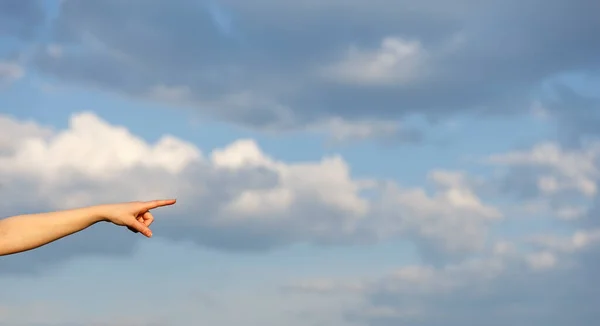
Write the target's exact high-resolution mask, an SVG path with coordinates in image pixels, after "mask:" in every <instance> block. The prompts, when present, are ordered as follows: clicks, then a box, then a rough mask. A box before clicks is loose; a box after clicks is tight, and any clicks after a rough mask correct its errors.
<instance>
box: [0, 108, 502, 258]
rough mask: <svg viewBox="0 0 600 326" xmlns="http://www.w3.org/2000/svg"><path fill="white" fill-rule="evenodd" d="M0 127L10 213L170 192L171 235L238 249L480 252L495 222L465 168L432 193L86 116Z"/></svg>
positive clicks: (332, 161)
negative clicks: (376, 246) (60, 124)
mask: <svg viewBox="0 0 600 326" xmlns="http://www.w3.org/2000/svg"><path fill="white" fill-rule="evenodd" d="M0 123H2V124H4V125H7V126H11V127H10V128H7V130H9V132H10V133H11V134H9V135H8V138H7V139H6V140H5V141H4V143H5V145H4V147H7V145H6V144H8V145H10V147H8V148H9V149H10V150H8V151H2V152H0V178H1V179H2V183H3V193H4V196H5V198H11V199H14V200H6V201H3V202H2V204H0V205H2V206H3V209H4V211H7V212H10V211H13V212H15V213H17V212H16V211H15V210H16V209H17V208H18V207H29V208H28V209H32V207H38V208H39V209H51V208H52V209H54V208H65V207H72V206H81V205H88V204H94V203H101V202H110V201H123V200H137V199H148V198H153V197H171V196H176V197H178V199H179V204H178V205H177V207H175V208H173V209H171V210H170V211H169V212H170V213H171V214H173V215H174V216H173V217H172V218H169V219H168V221H169V222H168V223H167V222H165V224H162V225H163V226H164V227H165V231H164V232H163V233H162V235H163V236H166V237H169V238H173V239H181V238H182V237H183V238H188V239H191V240H194V241H196V242H198V243H201V244H205V245H210V246H216V247H226V248H238V249H243V248H269V247H273V246H280V245H285V244H291V243H295V242H309V243H339V242H362V241H368V242H372V241H379V240H383V239H389V238H395V237H406V238H408V239H412V240H415V241H417V242H419V243H422V244H426V247H427V248H428V250H431V249H432V248H435V250H436V251H451V252H463V251H472V250H480V249H481V246H482V244H483V239H484V238H485V233H486V230H487V227H488V225H489V222H490V221H491V220H493V219H496V218H498V217H500V213H499V212H498V211H497V210H496V209H495V208H492V207H489V206H487V205H486V204H484V203H483V202H482V201H481V200H480V199H479V198H478V197H477V195H476V194H475V192H474V191H473V190H472V189H471V188H470V186H469V185H468V184H467V183H466V182H465V181H464V176H463V175H462V174H461V175H454V174H452V173H449V172H436V173H433V174H432V182H433V184H434V185H435V189H434V191H433V192H432V193H431V194H429V193H428V192H426V191H425V190H423V189H419V188H403V187H401V186H399V185H398V184H396V183H395V182H393V181H390V180H371V179H357V178H354V177H353V176H352V173H351V168H350V167H349V166H348V164H347V163H346V162H345V161H344V159H343V158H341V157H340V156H335V155H334V156H330V157H324V158H322V159H321V160H319V161H313V162H294V163H286V162H283V161H279V160H276V159H274V158H272V157H270V156H268V155H266V154H265V153H264V152H263V151H262V150H261V149H260V147H259V146H258V145H257V144H256V142H255V141H253V140H250V139H245V140H244V139H242V140H238V141H235V142H233V143H232V144H230V145H228V146H226V147H225V148H221V149H215V150H213V151H212V152H210V153H208V154H207V155H206V156H205V155H203V154H202V151H201V150H200V149H199V148H197V147H196V146H194V145H193V144H191V143H189V142H185V141H182V140H180V139H177V138H176V137H173V136H169V135H165V136H163V137H162V138H160V139H159V140H158V141H157V142H156V143H154V144H150V143H147V142H146V141H145V140H144V139H142V138H140V137H138V136H135V135H133V134H131V133H130V132H129V131H128V130H127V129H126V128H124V127H120V126H113V125H110V124H109V123H107V122H106V121H103V120H101V119H99V118H98V117H97V116H96V115H94V114H92V113H80V114H76V115H74V116H72V118H71V120H70V123H69V127H68V129H65V130H60V131H51V130H47V129H45V128H43V127H41V126H37V125H35V124H32V123H23V122H19V121H15V120H13V119H11V118H10V117H3V118H2V119H0ZM366 190H369V191H370V192H371V194H370V195H369V196H368V197H367V196H366V195H364V194H363V191H366ZM22 193H27V194H28V195H29V196H27V197H23V196H21V195H20V194H22ZM173 228H175V229H173ZM155 234H156V235H157V236H160V235H161V232H160V230H159V231H157V232H155ZM98 246H99V247H98V249H99V250H100V251H101V247H102V246H101V244H98ZM73 250H77V249H76V248H74V249H73Z"/></svg>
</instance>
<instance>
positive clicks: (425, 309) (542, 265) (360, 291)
mask: <svg viewBox="0 0 600 326" xmlns="http://www.w3.org/2000/svg"><path fill="white" fill-rule="evenodd" d="M599 231H600V230H598V229H596V230H589V231H578V232H576V233H574V234H573V235H572V236H569V237H565V236H558V235H557V236H546V238H545V241H535V242H497V243H496V244H495V246H493V248H492V249H491V250H490V251H488V252H486V254H485V255H484V256H483V257H479V258H470V259H467V260H464V261H462V262H459V263H453V264H448V265H445V266H442V267H437V268H436V267H432V266H430V265H413V266H405V267H402V268H400V269H398V270H396V271H394V272H393V273H390V274H388V275H386V276H383V277H381V278H374V279H369V280H356V281H355V282H341V281H339V280H335V279H331V280H326V279H323V280H320V281H318V282H304V283H298V284H294V285H292V286H290V287H291V288H293V289H295V290H296V291H302V292H308V293H315V294H316V295H319V296H323V295H338V294H344V295H345V296H355V297H357V298H358V302H359V303H358V304H355V305H352V306H351V307H348V308H347V311H346V318H347V319H348V320H349V321H352V322H358V323H359V324H361V325H369V326H387V325H399V324H401V325H407V326H429V325H440V324H444V325H449V326H454V325H464V324H477V325H480V324H481V325H490V326H495V325H498V326H499V325H519V326H520V325H523V326H524V325H532V324H533V325H542V324H543V325H550V326H554V325H556V326H559V325H582V326H591V325H595V323H596V320H597V318H598V317H599V316H600V313H598V310H597V309H596V307H597V305H598V303H600V291H598V290H597V287H594V286H591V285H590V282H594V280H595V277H596V276H595V275H597V273H598V272H599V271H600V265H598V263H597V260H596V259H594V257H595V256H597V254H598V252H599V249H600V247H599V246H598V245H599V244H600V237H599V236H598V235H599V234H600V232H599ZM538 240H539V239H538ZM558 244H560V245H558Z"/></svg>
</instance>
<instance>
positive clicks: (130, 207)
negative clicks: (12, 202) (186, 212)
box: [0, 199, 176, 256]
mask: <svg viewBox="0 0 600 326" xmlns="http://www.w3.org/2000/svg"><path fill="white" fill-rule="evenodd" d="M175 202H176V200H175V199H166V200H152V201H145V202H130V203H118V204H108V205H97V206H89V207H84V208H77V209H71V210H64V211H56V212H49V213H39V214H28V215H18V216H12V217H8V218H5V219H2V220H0V256H5V255H11V254H16V253H20V252H24V251H28V250H32V249H36V248H39V247H41V246H44V245H46V244H48V243H51V242H53V241H56V240H58V239H61V238H64V237H66V236H69V235H71V234H73V233H77V232H79V231H82V230H84V229H86V228H88V227H90V226H92V225H94V224H96V223H99V222H110V223H113V224H115V225H118V226H125V227H127V228H129V229H130V230H131V231H133V232H136V233H137V232H139V233H141V234H143V235H145V236H146V237H148V238H150V237H152V231H151V230H150V228H149V227H150V224H152V222H153V221H154V217H153V216H152V213H150V210H152V209H155V208H158V207H163V206H170V205H173V204H175Z"/></svg>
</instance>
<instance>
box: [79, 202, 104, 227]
mask: <svg viewBox="0 0 600 326" xmlns="http://www.w3.org/2000/svg"><path fill="white" fill-rule="evenodd" d="M84 209H85V210H86V216H88V217H89V218H90V223H91V224H95V223H98V222H107V221H108V213H107V211H108V210H107V208H106V207H105V205H98V206H90V207H86V208H84Z"/></svg>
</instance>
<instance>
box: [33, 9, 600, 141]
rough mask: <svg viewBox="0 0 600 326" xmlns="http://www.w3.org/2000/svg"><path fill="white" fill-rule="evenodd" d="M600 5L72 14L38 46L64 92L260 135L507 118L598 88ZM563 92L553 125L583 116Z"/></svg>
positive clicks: (41, 63) (40, 65)
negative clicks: (134, 101)
mask: <svg viewBox="0 0 600 326" xmlns="http://www.w3.org/2000/svg"><path fill="white" fill-rule="evenodd" d="M599 6H600V5H599V4H598V2H597V1H594V0H551V1H541V0H527V1H515V0H511V1H500V0H497V1H496V0H494V1H487V2H485V3H480V2H474V1H468V0H463V1H458V2H456V1H455V2H453V3H452V4H451V5H450V4H448V3H446V2H444V1H440V0H427V1H421V2H420V3H419V4H414V3H413V2H412V1H394V2H390V1H387V0H377V1H368V2H366V1H350V2H348V1H340V0H331V1H327V2H315V1H310V2H302V3H301V4H300V3H297V2H292V1H283V2H282V1H272V0H262V1H254V2H252V5H250V4H249V3H247V1H242V0H221V1H210V2H202V1H200V2H198V1H189V0H177V1H170V2H169V3H165V2H162V1H128V2H126V3H125V2H122V1H118V0H111V1H102V2H98V3H90V2H86V1H63V2H62V3H61V5H60V10H59V14H58V17H57V19H56V20H55V21H54V22H53V23H52V24H51V25H50V26H49V27H48V28H50V30H51V35H52V36H51V38H50V40H48V42H50V44H48V45H51V46H52V49H53V51H48V49H47V47H45V46H41V47H40V49H39V51H38V53H37V55H36V56H35V58H34V60H33V62H34V66H35V67H36V68H37V70H39V71H40V72H43V73H45V74H46V75H48V76H52V77H58V78H60V79H62V80H64V81H68V82H72V83H77V84H80V85H90V86H93V87H100V88H102V89H105V90H109V91H114V92H118V93H119V94H123V93H124V94H129V95H132V96H136V97H144V98H163V99H164V98H165V96H166V98H168V99H169V100H170V101H171V103H172V104H179V105H182V106H186V107H192V108H195V109H196V110H197V111H198V112H201V113H202V114H203V115H205V116H209V117H213V118H218V119H224V120H226V121H230V122H231V121H232V122H236V123H239V124H243V125H245V126H250V127H253V128H259V129H276V130H289V129H297V128H304V127H306V126H307V125H311V124H314V123H316V122H317V121H321V120H323V119H324V120H325V121H327V120H329V119H335V118H337V119H343V120H345V121H349V122H351V123H354V122H356V121H360V120H365V119H366V120H397V121H399V120H403V119H405V118H407V117H410V116H412V115H420V116H425V117H427V118H430V119H433V120H436V119H441V118H445V117H449V116H454V115H457V114H460V113H475V112H476V113H484V114H493V115H506V114H515V113H523V112H528V111H529V107H530V106H531V104H532V100H534V99H538V100H546V99H547V98H546V97H544V96H541V93H543V90H544V89H546V88H545V86H546V85H547V84H548V83H549V82H553V81H557V80H559V79H560V77H561V76H564V75H569V74H577V73H583V72H585V73H586V74H591V75H595V76H597V72H598V69H599V68H600V59H599V58H600V45H599V43H598V42H597V34H598V32H599V31H600V22H599V21H598V19H597V17H596V15H595V13H596V12H598V10H600V8H599ZM541 8H543V10H541ZM26 12H29V11H26ZM23 15H25V12H24V13H23ZM29 15H31V14H29ZM298 26H302V28H298ZM56 53H60V54H61V55H59V56H57V55H56ZM554 93H555V95H557V96H558V98H559V99H561V100H566V101H567V103H566V104H561V101H558V102H557V101H554V100H553V101H550V102H549V103H548V106H551V105H553V106H554V107H555V109H553V110H550V112H552V114H554V115H556V116H568V117H571V118H573V119H575V118H576V117H580V113H581V112H579V111H576V110H571V108H570V107H569V106H572V105H573V104H574V103H572V102H571V101H570V99H569V98H568V97H565V96H563V94H562V93H561V92H554Z"/></svg>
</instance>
